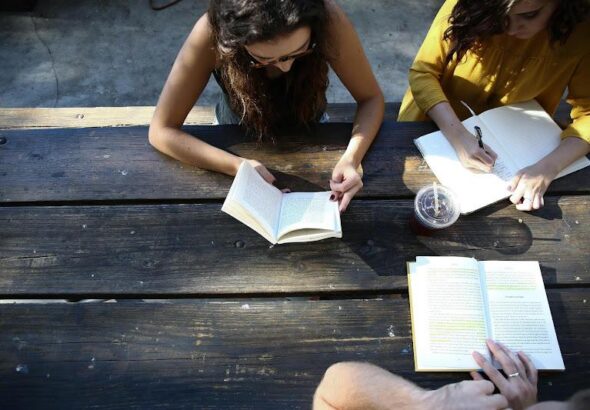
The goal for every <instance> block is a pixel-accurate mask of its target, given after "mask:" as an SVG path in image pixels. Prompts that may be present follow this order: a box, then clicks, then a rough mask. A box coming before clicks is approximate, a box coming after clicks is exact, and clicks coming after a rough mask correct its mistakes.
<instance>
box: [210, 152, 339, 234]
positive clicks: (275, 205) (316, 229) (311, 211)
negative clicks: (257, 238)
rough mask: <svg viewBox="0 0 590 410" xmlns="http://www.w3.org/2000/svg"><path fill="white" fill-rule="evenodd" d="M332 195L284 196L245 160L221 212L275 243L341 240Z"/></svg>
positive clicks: (285, 194) (297, 193)
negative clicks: (327, 239) (328, 239)
mask: <svg viewBox="0 0 590 410" xmlns="http://www.w3.org/2000/svg"><path fill="white" fill-rule="evenodd" d="M330 195H331V193H330V191H326V192H290V193H283V192H281V191H280V190H279V189H278V188H277V187H275V186H273V185H271V184H269V183H268V182H266V181H265V180H264V179H263V178H262V177H261V176H260V174H259V173H258V171H256V170H255V169H254V167H253V166H252V165H250V164H249V163H248V162H247V161H243V162H242V164H241V165H240V168H239V169H238V173H237V174H236V177H235V178H234V182H233V183H232V186H231V188H230V190H229V193H228V194H227V197H226V198H225V202H224V203H223V207H222V208H221V210H222V211H223V212H226V213H227V214H229V215H231V216H233V217H234V218H236V219H237V220H238V221H240V222H242V223H243V224H245V225H247V226H249V227H250V228H252V229H254V230H255V231H256V232H258V233H259V234H260V235H262V236H264V237H265V238H266V239H267V240H268V241H269V242H271V243H273V244H275V243H287V242H310V241H319V240H320V239H325V238H332V237H334V238H341V237H342V227H341V225H340V212H339V211H338V202H336V201H331V200H330Z"/></svg>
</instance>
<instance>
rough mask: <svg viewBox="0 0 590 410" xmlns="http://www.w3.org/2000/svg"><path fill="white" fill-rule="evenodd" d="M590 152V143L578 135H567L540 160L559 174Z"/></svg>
mask: <svg viewBox="0 0 590 410" xmlns="http://www.w3.org/2000/svg"><path fill="white" fill-rule="evenodd" d="M589 152H590V144H588V143H587V142H586V141H584V140H583V139H581V138H577V137H567V138H564V139H562V140H561V143H560V144H559V146H558V147H557V148H555V149H554V150H553V151H552V152H551V153H549V154H548V155H547V156H545V158H543V159H542V160H541V161H539V162H540V163H541V164H542V165H544V166H547V167H549V169H551V170H552V171H553V172H554V173H555V174H556V175H557V174H559V173H560V172H561V171H562V170H563V169H564V168H566V167H567V166H568V165H570V164H571V163H572V162H574V161H575V160H577V159H578V158H581V157H582V156H584V155H587V154H588V153H589Z"/></svg>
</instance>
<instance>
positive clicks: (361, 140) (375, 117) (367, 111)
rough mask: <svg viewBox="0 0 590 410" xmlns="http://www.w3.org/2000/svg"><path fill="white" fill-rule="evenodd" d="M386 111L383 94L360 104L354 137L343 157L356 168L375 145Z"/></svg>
mask: <svg viewBox="0 0 590 410" xmlns="http://www.w3.org/2000/svg"><path fill="white" fill-rule="evenodd" d="M384 110H385V107H384V102H383V95H382V94H378V95H376V96H375V97H373V98H371V99H369V100H367V101H364V102H362V103H359V105H358V109H357V112H356V116H355V118H354V123H353V126H352V137H351V138H350V142H349V143H348V146H347V148H346V152H345V153H344V155H343V157H346V158H348V159H349V160H351V161H352V162H353V164H354V166H355V167H358V166H359V164H360V163H361V161H362V160H363V158H364V157H365V154H366V153H367V150H368V149H369V147H370V146H371V144H372V143H373V140H374V139H375V136H376V135H377V132H378V131H379V127H380V126H381V123H382V122H383V113H384Z"/></svg>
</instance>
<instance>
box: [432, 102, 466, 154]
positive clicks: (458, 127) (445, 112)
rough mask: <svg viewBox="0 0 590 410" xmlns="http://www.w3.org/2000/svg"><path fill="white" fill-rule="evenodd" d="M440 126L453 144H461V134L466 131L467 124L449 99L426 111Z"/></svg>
mask: <svg viewBox="0 0 590 410" xmlns="http://www.w3.org/2000/svg"><path fill="white" fill-rule="evenodd" d="M426 115H428V116H429V117H430V118H431V119H432V120H433V121H434V122H435V123H436V125H437V126H438V128H440V130H441V131H442V133H443V134H444V136H445V137H446V138H447V139H448V140H449V142H450V143H451V145H453V146H455V145H456V144H459V143H460V141H459V138H460V135H461V134H462V133H463V132H465V126H464V125H463V124H462V123H461V120H459V117H457V114H455V111H454V110H453V108H452V107H451V104H449V103H448V102H447V101H443V102H441V103H438V104H436V105H435V106H434V107H432V108H431V109H430V110H428V112H427V113H426Z"/></svg>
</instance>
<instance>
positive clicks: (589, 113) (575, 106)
mask: <svg viewBox="0 0 590 410" xmlns="http://www.w3.org/2000/svg"><path fill="white" fill-rule="evenodd" d="M567 102H568V103H569V104H570V105H571V106H572V111H571V114H570V115H571V117H572V120H573V122H572V124H570V126H569V127H567V128H566V129H565V130H563V131H562V132H561V138H566V137H578V138H581V139H583V140H584V141H586V142H587V143H589V144H590V53H588V54H586V55H585V56H584V57H583V58H582V59H581V60H580V62H579V64H578V67H576V70H575V71H574V73H573V75H572V77H571V78H570V82H569V84H568V95H567Z"/></svg>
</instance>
